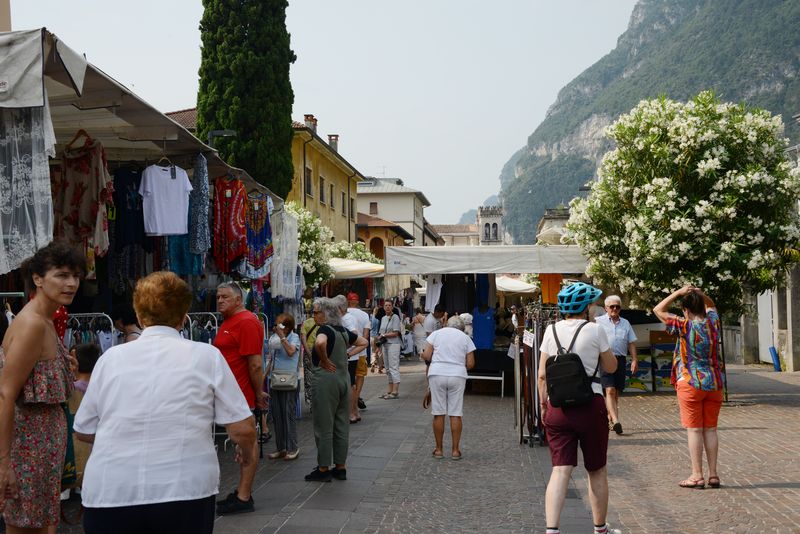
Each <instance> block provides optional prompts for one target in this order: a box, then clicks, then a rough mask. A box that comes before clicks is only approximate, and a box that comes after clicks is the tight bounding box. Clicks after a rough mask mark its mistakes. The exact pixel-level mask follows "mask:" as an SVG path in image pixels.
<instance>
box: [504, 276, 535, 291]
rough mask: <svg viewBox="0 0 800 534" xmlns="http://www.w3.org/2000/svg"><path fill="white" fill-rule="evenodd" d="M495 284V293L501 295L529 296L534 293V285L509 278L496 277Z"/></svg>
mask: <svg viewBox="0 0 800 534" xmlns="http://www.w3.org/2000/svg"><path fill="white" fill-rule="evenodd" d="M495 283H496V284H497V291H502V292H503V293H524V294H531V293H535V292H536V286H535V285H533V284H528V283H527V282H523V281H522V280H518V279H516V278H511V277H509V276H498V277H497V279H496V280H495Z"/></svg>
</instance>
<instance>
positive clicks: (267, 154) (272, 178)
mask: <svg viewBox="0 0 800 534" xmlns="http://www.w3.org/2000/svg"><path fill="white" fill-rule="evenodd" d="M287 5H288V2H287V0H203V6H204V8H205V11H204V12H203V18H202V19H201V21H200V32H201V38H202V60H201V64H200V87H199V91H198V94H197V135H198V137H200V139H203V140H205V139H206V138H207V136H208V132H209V131H211V130H222V129H230V130H235V131H236V133H237V135H236V137H228V138H221V137H218V138H215V140H214V146H215V148H217V149H218V150H219V152H220V155H221V156H222V158H223V159H225V161H227V162H228V163H229V164H231V165H234V166H236V167H241V168H243V169H245V170H246V171H247V172H248V173H249V174H250V175H251V176H253V177H254V178H255V179H256V180H257V181H258V182H260V183H262V184H263V185H265V186H267V187H269V188H270V189H271V190H272V191H273V192H275V193H276V194H278V195H279V196H282V197H285V196H286V194H287V193H288V192H289V190H290V189H291V183H292V175H293V172H294V171H293V167H292V136H293V131H292V118H291V113H292V104H293V102H294V93H293V92H292V86H291V83H290V81H289V65H290V64H291V63H293V62H294V61H295V59H296V57H295V55H294V52H292V50H291V48H290V47H289V33H288V32H287V31H286V7H287Z"/></svg>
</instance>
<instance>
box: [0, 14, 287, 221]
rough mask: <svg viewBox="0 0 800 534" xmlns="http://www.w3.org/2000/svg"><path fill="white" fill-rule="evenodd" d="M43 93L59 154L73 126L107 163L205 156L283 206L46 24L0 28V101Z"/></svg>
mask: <svg viewBox="0 0 800 534" xmlns="http://www.w3.org/2000/svg"><path fill="white" fill-rule="evenodd" d="M45 94H46V96H47V101H48V103H49V107H50V115H51V117H52V122H53V128H54V130H55V134H56V151H57V153H60V152H61V151H62V150H63V148H64V146H65V145H66V144H67V143H69V142H70V140H71V139H72V138H73V136H74V135H75V133H76V132H77V131H78V129H83V130H85V131H86V132H88V133H89V135H91V136H92V138H93V139H97V140H99V141H101V142H102V143H103V147H104V148H105V151H106V158H107V159H108V160H111V161H128V160H131V161H151V162H153V163H155V162H156V161H157V160H158V159H159V158H160V157H161V156H167V157H168V158H169V159H170V160H171V162H172V163H173V164H175V165H179V166H181V167H184V168H189V167H191V166H192V165H193V164H194V157H196V156H197V154H199V153H203V154H204V155H205V157H206V159H207V161H208V171H209V177H211V178H217V177H221V176H230V177H235V178H239V179H240V180H242V182H244V184H245V186H246V187H247V189H248V191H252V190H253V189H260V190H262V191H265V192H268V193H269V194H270V196H272V198H273V202H274V203H275V204H276V207H277V206H279V205H280V204H282V203H283V200H282V199H281V198H280V197H278V196H277V195H275V194H273V193H272V192H271V191H269V190H268V189H267V188H266V187H264V186H262V185H261V184H259V183H257V182H256V181H255V180H254V179H253V178H252V177H251V176H250V175H249V174H248V173H247V172H246V171H244V170H242V169H237V168H235V167H231V166H230V165H228V164H227V163H226V162H225V161H223V160H222V159H221V158H220V157H219V155H218V154H217V152H216V151H215V150H214V149H213V148H211V147H210V146H208V145H206V144H205V143H203V142H202V141H200V140H199V139H197V138H196V137H195V136H194V135H192V134H191V133H190V132H189V131H188V130H186V129H185V128H184V127H182V126H181V125H180V124H178V123H177V122H175V121H173V120H172V119H170V118H169V117H167V116H166V115H164V114H163V113H161V112H160V111H158V110H157V109H156V108H154V107H153V106H151V105H150V104H148V103H147V102H145V101H144V100H142V99H141V98H139V97H138V96H136V95H135V94H133V92H132V91H131V90H130V89H128V88H127V87H125V86H123V85H122V84H121V83H119V82H117V81H116V80H114V79H113V78H111V77H110V76H109V75H108V74H106V73H104V72H103V71H101V70H100V69H98V68H97V67H95V66H94V65H92V64H91V63H89V62H87V61H86V58H85V57H84V56H83V55H81V54H79V53H77V52H75V51H74V50H72V49H71V48H69V47H68V46H66V44H64V42H63V41H61V40H60V39H59V38H58V37H57V36H56V35H54V34H52V33H50V32H49V31H47V30H46V29H45V28H41V29H36V30H26V31H16V32H5V33H0V106H1V107H30V106H41V105H43V96H44V95H45Z"/></svg>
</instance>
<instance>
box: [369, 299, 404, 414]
mask: <svg viewBox="0 0 800 534" xmlns="http://www.w3.org/2000/svg"><path fill="white" fill-rule="evenodd" d="M383 311H384V312H386V315H384V316H383V318H382V319H381V326H380V327H379V328H378V339H377V340H376V342H375V343H376V345H377V344H380V346H381V349H382V350H383V362H384V363H385V364H386V376H387V377H388V378H389V384H388V391H387V392H386V393H384V394H383V395H381V397H380V398H382V399H396V398H397V397H398V395H399V394H400V336H401V335H402V334H401V333H400V330H401V325H400V316H399V315H397V314H396V313H394V306H392V303H391V301H388V300H387V301H386V302H385V303H384V304H383Z"/></svg>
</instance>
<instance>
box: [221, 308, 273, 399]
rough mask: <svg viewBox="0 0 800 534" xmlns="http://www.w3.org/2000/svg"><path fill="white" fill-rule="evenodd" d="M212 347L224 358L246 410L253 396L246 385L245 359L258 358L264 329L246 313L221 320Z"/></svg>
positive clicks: (251, 386) (253, 393) (247, 381)
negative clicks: (254, 355) (236, 383)
mask: <svg viewBox="0 0 800 534" xmlns="http://www.w3.org/2000/svg"><path fill="white" fill-rule="evenodd" d="M213 345H214V346H215V347H217V348H218V349H219V351H220V352H221V353H222V355H223V356H224V357H225V361H227V362H228V365H229V366H230V368H231V371H233V376H234V377H235V378H236V381H237V382H238V383H239V387H240V388H241V389H242V393H244V398H245V399H247V404H248V406H250V408H251V409H252V408H254V407H255V405H256V394H255V391H254V390H253V385H252V384H251V383H250V373H249V372H248V363H247V356H252V355H253V354H258V355H259V360H260V359H261V351H262V349H263V347H264V327H263V326H262V325H261V321H259V320H258V318H257V317H256V316H255V315H253V313H252V312H249V311H247V310H245V311H242V312H239V313H237V314H236V315H234V316H233V317H229V318H228V319H225V320H224V321H223V322H222V324H221V325H220V327H219V331H218V332H217V336H216V337H215V338H214V342H213Z"/></svg>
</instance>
